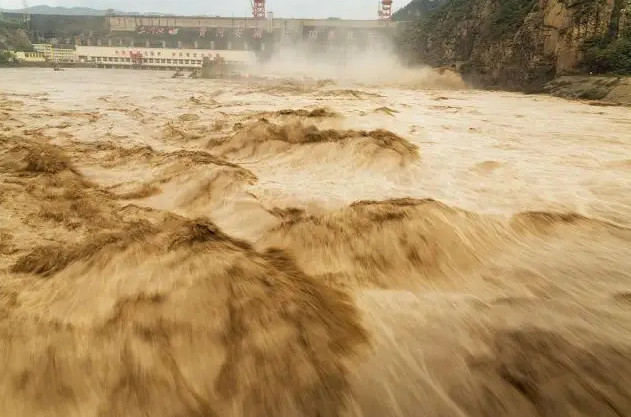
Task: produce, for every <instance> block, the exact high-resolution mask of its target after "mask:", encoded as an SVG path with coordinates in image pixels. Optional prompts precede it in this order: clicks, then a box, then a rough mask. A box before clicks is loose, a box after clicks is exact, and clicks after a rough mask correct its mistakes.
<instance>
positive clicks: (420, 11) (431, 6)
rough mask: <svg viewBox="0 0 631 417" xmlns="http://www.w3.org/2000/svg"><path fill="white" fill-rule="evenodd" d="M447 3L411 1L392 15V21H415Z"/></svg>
mask: <svg viewBox="0 0 631 417" xmlns="http://www.w3.org/2000/svg"><path fill="white" fill-rule="evenodd" d="M445 3H447V0H412V1H411V2H409V3H408V4H406V5H405V6H404V7H402V8H401V9H399V10H397V11H396V12H395V13H394V14H393V15H392V20H399V21H409V22H411V21H415V20H418V19H420V18H421V17H425V16H426V15H427V13H429V12H431V11H432V10H435V9H438V8H440V7H442V6H444V5H445Z"/></svg>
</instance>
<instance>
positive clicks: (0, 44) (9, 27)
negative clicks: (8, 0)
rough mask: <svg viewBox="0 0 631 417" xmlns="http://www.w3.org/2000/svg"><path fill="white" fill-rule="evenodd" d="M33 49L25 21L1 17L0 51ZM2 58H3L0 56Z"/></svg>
mask: <svg viewBox="0 0 631 417" xmlns="http://www.w3.org/2000/svg"><path fill="white" fill-rule="evenodd" d="M2 50H8V51H32V50H33V46H32V45H31V42H30V41H29V38H28V35H27V32H26V28H25V26H24V23H23V22H22V21H20V20H17V19H8V18H6V17H3V18H0V51H2ZM0 59H1V58H0Z"/></svg>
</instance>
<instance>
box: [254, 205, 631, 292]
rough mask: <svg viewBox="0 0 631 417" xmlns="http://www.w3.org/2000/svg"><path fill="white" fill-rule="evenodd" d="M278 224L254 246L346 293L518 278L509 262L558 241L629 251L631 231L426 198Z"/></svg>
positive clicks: (286, 218) (295, 216)
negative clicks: (491, 212)
mask: <svg viewBox="0 0 631 417" xmlns="http://www.w3.org/2000/svg"><path fill="white" fill-rule="evenodd" d="M279 218H280V219H281V223H280V224H279V225H278V226H276V227H275V228H274V229H272V230H271V231H270V232H268V233H267V234H266V235H265V236H264V237H263V238H261V239H260V240H259V242H258V244H259V245H260V246H261V247H262V248H268V247H277V248H281V249H283V250H287V251H288V252H289V253H291V254H292V255H293V256H295V258H296V260H297V263H298V265H300V266H301V267H302V268H303V269H304V270H305V271H307V272H308V273H310V274H312V275H316V276H322V277H324V278H326V279H328V280H333V281H334V282H335V283H336V284H340V285H344V286H346V285H349V286H352V287H356V286H359V287H363V286H369V287H371V286H377V287H384V288H397V287H409V286H418V285H425V286H443V285H445V284H446V283H449V282H451V283H453V281H454V280H456V281H458V280H461V279H463V276H464V275H465V274H469V275H470V277H473V276H474V275H475V274H476V273H480V271H490V270H492V268H496V269H497V270H499V269H502V270H503V271H504V272H503V273H505V274H519V272H516V271H517V269H515V271H512V270H511V268H512V267H511V263H510V259H511V258H513V259H515V262H517V259H519V260H520V262H523V259H525V258H528V257H529V256H535V257H536V256H541V254H539V255H537V253H539V251H544V250H545V247H546V245H558V243H556V242H558V241H559V239H562V240H561V242H569V243H566V244H572V245H574V246H575V248H576V251H577V254H578V253H580V252H578V251H579V249H580V250H581V251H585V250H589V245H588V241H587V240H586V239H587V238H588V237H591V238H592V239H599V241H601V243H603V244H604V242H610V241H611V242H614V240H615V241H617V242H618V243H619V244H626V245H627V247H628V245H629V243H630V242H631V230H627V229H624V228H621V227H618V226H616V225H613V224H609V223H606V222H603V221H600V220H597V219H591V218H588V217H585V216H581V215H578V214H574V213H553V212H550V213H546V212H542V213H533V212H527V213H520V214H517V215H515V216H514V217H512V218H511V219H505V218H501V217H493V216H488V215H479V214H474V213H470V212H467V211H465V210H461V209H456V208H452V207H450V206H447V205H445V204H443V203H440V202H437V201H435V200H431V199H424V200H423V199H421V200H418V199H395V200H386V201H361V202H357V203H354V204H352V205H351V206H349V207H346V208H343V209H341V210H338V211H334V212H326V213H319V214H308V213H305V212H303V211H299V210H295V211H293V212H291V213H289V214H288V215H282V216H279ZM603 247H606V246H603ZM551 250H552V249H551ZM556 250H558V249H556ZM620 250H622V249H620ZM627 252H628V251H627ZM610 253H612V254H613V253H615V252H611V251H610ZM503 258H506V260H503ZM500 259H502V260H501V262H500V261H499V260H500ZM502 262H507V263H506V264H504V263H502ZM484 273H485V274H486V273H488V272H484Z"/></svg>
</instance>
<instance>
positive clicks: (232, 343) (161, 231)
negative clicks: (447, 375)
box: [0, 216, 366, 417]
mask: <svg viewBox="0 0 631 417" xmlns="http://www.w3.org/2000/svg"><path fill="white" fill-rule="evenodd" d="M14 270H15V271H22V272H25V273H26V272H28V273H36V274H39V275H42V276H46V277H47V280H46V281H45V282H43V283H40V284H36V285H34V286H33V287H32V289H31V291H28V293H27V292H23V293H21V294H20V295H19V296H18V297H17V298H16V297H15V296H9V295H6V296H1V297H0V313H2V316H3V320H2V322H1V324H0V325H1V326H2V332H1V336H0V348H1V349H2V351H3V352H4V353H5V354H4V355H3V358H2V359H0V372H1V373H2V375H3V379H4V380H5V381H7V380H9V379H10V380H13V381H16V383H12V384H0V392H1V393H2V398H3V400H1V401H0V409H2V410H5V411H8V410H21V413H20V414H21V415H60V414H64V415H77V416H78V415H86V414H95V415H96V414H98V415H102V416H118V415H122V414H125V415H141V414H146V413H147V412H150V413H151V415H154V416H172V415H174V414H175V415H177V414H180V415H214V416H235V417H236V416H243V415H276V416H294V415H304V416H314V417H315V416H318V415H322V413H323V412H324V413H325V414H326V415H331V416H335V415H340V413H341V411H342V409H343V407H344V404H345V401H346V398H347V396H348V394H349V392H348V389H349V381H348V376H347V374H348V371H347V368H346V360H347V359H348V358H349V357H350V356H351V355H352V354H353V352H356V351H357V348H358V347H359V346H360V345H361V344H362V343H364V342H365V340H366V335H365V333H364V331H363V329H362V327H361V326H360V325H359V322H358V315H357V314H358V313H357V311H356V310H355V307H353V305H352V303H351V301H350V298H349V297H348V296H347V295H345V294H344V293H342V292H339V291H337V290H334V289H331V288H328V287H327V286H326V285H324V284H322V283H320V282H318V281H317V280H314V279H313V278H311V277H309V276H307V275H305V274H304V273H302V272H301V271H300V270H299V269H298V268H297V267H296V266H295V265H294V264H293V262H292V261H291V260H290V259H289V258H288V257H286V256H285V255H283V253H282V252H278V251H275V252H269V253H257V252H254V251H253V250H252V249H251V248H250V247H249V245H248V244H247V243H244V242H240V241H237V240H234V239H232V238H230V237H228V236H226V235H225V234H223V233H222V232H221V231H220V230H219V229H218V228H217V227H216V226H214V225H213V224H212V223H210V222H208V221H207V220H204V219H198V220H194V221H190V220H184V219H181V218H177V217H174V216H171V218H170V219H167V220H166V221H165V222H164V223H161V224H156V225H154V226H147V225H144V226H141V227H140V228H134V227H131V226H130V228H129V229H128V230H127V231H125V232H122V233H120V234H117V235H104V236H101V237H97V238H96V239H93V240H91V241H86V242H84V243H81V244H78V245H76V246H75V247H71V248H66V247H56V248H36V249H34V250H33V251H32V252H31V253H30V254H28V255H26V256H25V257H24V258H22V259H20V260H19V261H18V262H17V263H16V265H15V267H14ZM34 305H38V306H39V307H38V308H37V309H33V308H32V306H34ZM42 334H46V335H47V336H46V337H45V338H40V337H39V336H41V335H42ZM87 368H89V369H91V371H90V372H87V373H86V372H85V369H87ZM288 375H291V378H288ZM79 380H80V381H81V382H80V383H79V382H78V381H79ZM59 387H64V391H63V392H60V391H59Z"/></svg>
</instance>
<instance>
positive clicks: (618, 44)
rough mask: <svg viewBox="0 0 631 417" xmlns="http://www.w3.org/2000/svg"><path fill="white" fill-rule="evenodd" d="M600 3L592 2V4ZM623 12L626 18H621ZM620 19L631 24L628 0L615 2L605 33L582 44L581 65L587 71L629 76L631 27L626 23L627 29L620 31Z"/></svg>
mask: <svg viewBox="0 0 631 417" xmlns="http://www.w3.org/2000/svg"><path fill="white" fill-rule="evenodd" d="M574 1H575V2H579V3H581V4H583V3H589V2H588V0H574ZM602 1H603V0H592V3H600V2H602ZM583 7H585V6H584V5H583ZM623 12H626V16H622V13H623ZM622 18H624V20H626V22H631V1H629V0H615V3H614V10H613V13H612V16H611V19H610V23H609V28H608V31H607V33H605V34H604V35H602V36H597V37H594V38H591V39H588V40H587V41H586V42H585V43H584V44H583V52H584V58H583V65H584V66H585V68H586V69H587V70H588V71H590V72H594V73H618V74H631V27H630V26H629V25H628V23H627V27H625V28H623V29H622V30H620V27H619V25H620V21H621V20H622Z"/></svg>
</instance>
